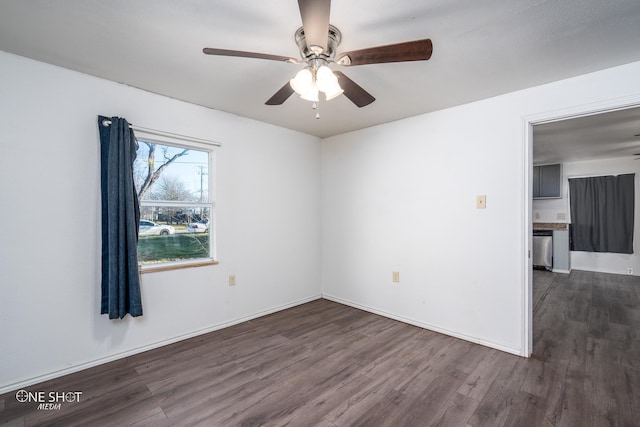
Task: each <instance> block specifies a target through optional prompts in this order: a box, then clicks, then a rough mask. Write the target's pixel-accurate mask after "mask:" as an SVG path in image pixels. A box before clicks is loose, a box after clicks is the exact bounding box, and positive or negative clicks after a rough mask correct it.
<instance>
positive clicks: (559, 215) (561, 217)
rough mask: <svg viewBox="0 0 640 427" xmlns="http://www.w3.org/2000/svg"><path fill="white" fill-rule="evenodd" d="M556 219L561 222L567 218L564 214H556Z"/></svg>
mask: <svg viewBox="0 0 640 427" xmlns="http://www.w3.org/2000/svg"><path fill="white" fill-rule="evenodd" d="M556 218H558V219H561V220H565V219H567V217H566V215H565V214H564V212H558V215H556Z"/></svg>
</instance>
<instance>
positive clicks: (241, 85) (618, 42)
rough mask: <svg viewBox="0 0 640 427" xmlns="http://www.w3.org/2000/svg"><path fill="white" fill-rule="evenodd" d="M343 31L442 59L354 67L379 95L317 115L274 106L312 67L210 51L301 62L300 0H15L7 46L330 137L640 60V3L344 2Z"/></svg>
mask: <svg viewBox="0 0 640 427" xmlns="http://www.w3.org/2000/svg"><path fill="white" fill-rule="evenodd" d="M331 23H332V24H333V25H335V26H336V27H338V28H339V29H340V30H341V31H342V35H343V41H342V44H341V46H340V48H339V49H338V51H339V52H340V51H346V50H354V49H361V48H366V47H373V46H380V45H385V44H390V43H397V42H402V41H408V40H416V39H421V38H425V37H429V38H431V39H432V41H433V45H434V50H433V56H432V58H431V59H430V60H429V61H422V62H410V63H395V64H377V65H364V66H358V67H351V68H347V67H342V68H341V71H343V72H344V73H345V74H346V75H347V76H349V77H350V78H351V79H352V80H354V81H356V82H357V83H358V84H359V85H360V86H362V87H363V88H364V89H366V90H367V91H369V92H370V93H371V94H372V95H373V96H375V97H376V99H377V100H376V101H375V102H374V103H373V104H371V105H369V106H367V107H364V108H360V109H359V108H357V107H356V106H355V105H353V104H352V103H351V102H350V101H349V100H348V99H346V98H345V97H344V96H341V97H338V98H336V99H334V100H332V101H329V102H327V103H322V104H321V106H320V113H321V118H320V119H319V120H316V119H315V118H314V114H313V112H312V110H311V107H310V103H309V102H307V101H303V100H301V99H299V98H298V97H296V96H292V97H291V98H289V100H287V102H285V104H284V105H282V106H266V105H265V104H264V103H265V101H266V100H267V99H268V98H269V97H271V95H273V93H275V92H276V90H278V89H279V88H280V87H282V85H283V84H284V83H285V82H286V81H287V80H288V79H289V78H291V77H293V75H294V74H295V73H296V72H297V70H298V69H300V68H301V66H300V65H292V64H287V63H280V62H276V61H266V60H258V59H247V58H229V57H216V56H207V55H204V54H203V53H202V48H203V47H217V48H224V49H237V50H247V51H254V52H262V53H270V54H277V55H285V56H293V57H298V55H299V53H298V49H297V46H296V45H295V42H294V40H293V34H294V32H295V31H296V29H297V28H298V27H299V26H300V25H301V21H300V15H299V11H298V6H297V2H296V1H295V0H261V1H257V0H255V1H238V0H217V1H212V0H184V1H179V2H178V1H175V0H136V1H131V0H99V1H98V0H64V1H62V0H60V1H51V0H27V1H25V0H3V1H0V50H4V51H7V52H11V53H16V54H18V55H22V56H26V57H29V58H34V59H37V60H40V61H43V62H47V63H51V64H55V65H59V66H62V67H66V68H69V69H73V70H77V71H81V72H83V73H87V74H92V75H95V76H99V77H103V78H106V79H109V80H113V81H117V82H121V83H125V84H128V85H131V86H135V87H138V88H141V89H145V90H148V91H151V92H156V93H159V94H163V95H167V96H170V97H173V98H177V99H181V100H184V101H188V102H191V103H195V104H199V105H204V106H207V107H211V108H215V109H217V110H222V111H227V112H230V113H235V114H238V115H242V116H245V117H250V118H254V119H257V120H261V121H264V122H268V123H273V124H275V125H278V126H283V127H287V128H290V129H295V130H298V131H301V132H304V133H307V134H311V135H317V136H319V137H327V136H330V135H335V134H340V133H344V132H348V131H351V130H356V129H360V128H364V127H369V126H372V125H376V124H381V123H386V122H390V121H394V120H398V119H401V118H405V117H409V116H413V115H417V114H421V113H426V112H431V111H435V110H439V109H442V108H446V107H450V106H454V105H459V104H463V103H467V102H470V101H474V100H479V99H483V98H487V97H490V96H495V95H499V94H502V93H506V92H510V91H514V90H518V89H523V88H526V87H531V86H535V85H539V84H543V83H546V82H551V81H555V80H559V79H563V78H568V77H572V76H576V75H579V74H584V73H587V72H591V71H596V70H601V69H604V68H608V67H612V66H616V65H621V64H625V63H629V62H634V61H638V60H640V2H639V1H638V0H611V1H602V0H562V1H558V0H484V1H474V0H429V1H416V0H367V1H365V0H334V2H333V4H332V5H331ZM334 67H337V66H334ZM111 113H114V114H116V113H117V112H111Z"/></svg>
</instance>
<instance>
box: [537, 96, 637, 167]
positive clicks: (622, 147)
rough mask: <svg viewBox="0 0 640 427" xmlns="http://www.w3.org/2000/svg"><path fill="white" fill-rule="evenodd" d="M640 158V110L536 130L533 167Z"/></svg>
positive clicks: (612, 112) (566, 122)
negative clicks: (584, 161) (546, 164)
mask: <svg viewBox="0 0 640 427" xmlns="http://www.w3.org/2000/svg"><path fill="white" fill-rule="evenodd" d="M620 157H630V158H631V157H633V158H636V157H640V107H639V108H628V109H624V110H617V111H610V112H606V113H600V114H594V115H588V116H584V117H578V118H574V119H569V120H561V121H556V122H551V123H545V124H540V125H536V126H534V127H533V163H535V164H544V163H564V162H575V161H583V160H595V159H608V158H620Z"/></svg>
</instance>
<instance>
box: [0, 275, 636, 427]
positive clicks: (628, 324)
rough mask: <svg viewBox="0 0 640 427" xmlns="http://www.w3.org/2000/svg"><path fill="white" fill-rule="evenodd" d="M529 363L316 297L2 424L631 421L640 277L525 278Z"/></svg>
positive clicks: (1, 415) (102, 378)
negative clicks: (530, 314)
mask: <svg viewBox="0 0 640 427" xmlns="http://www.w3.org/2000/svg"><path fill="white" fill-rule="evenodd" d="M534 282H535V284H534V357H532V358H530V359H524V358H521V357H518V356H514V355H510V354H506V353H503V352H500V351H497V350H493V349H490V348H487V347H483V346H480V345H476V344H472V343H469V342H466V341H462V340H459V339H456V338H451V337H447V336H444V335H441V334H437V333H434V332H431V331H427V330H424V329H420V328H417V327H414V326H410V325H406V324H403V323H400V322H397V321H394V320H390V319H386V318H384V317H380V316H377V315H374V314H370V313H367V312H364V311H361V310H357V309H354V308H351V307H346V306H343V305H340V304H337V303H334V302H330V301H327V300H317V301H314V302H311V303H308V304H304V305H302V306H298V307H295V308H292V309H289V310H286V311H282V312H279V313H275V314H272V315H269V316H265V317H262V318H259V319H255V320H252V321H249V322H245V323H242V324H239V325H236V326H233V327H230V328H227V329H224V330H220V331H217V332H213V333H209V334H207V335H203V336H200V337H197V338H193V339H189V340H186V341H182V342H180V343H176V344H173V345H170V346H166V347H163V348H160V349H156V350H152V351H148V352H145V353H142V354H139V355H136V356H132V357H129V358H126V359H122V360H119V361H115V362H112V363H109V364H106V365H102V366H99V367H96V368H92V369H89V370H86V371H82V372H78V373H75V374H72V375H67V376H65V377H62V378H58V379H56V380H52V381H48V382H45V383H41V384H38V385H34V386H31V387H28V388H27V391H29V392H37V391H44V392H45V393H49V392H50V391H54V392H62V391H66V392H68V391H80V392H82V394H81V395H80V396H79V401H78V400H77V399H76V400H73V401H70V402H64V403H62V404H61V406H60V408H59V409H43V408H41V409H38V404H36V403H20V402H18V400H17V397H16V393H15V392H12V393H7V394H5V395H2V396H0V424H1V423H8V424H9V425H29V426H31V425H51V424H56V425H65V426H68V425H83V426H86V425H100V426H105V425H113V426H130V425H152V426H162V425H166V426H175V425H199V424H201V425H207V426H234V425H247V426H249V425H277V426H280V425H291V426H313V425H322V426H351V425H371V426H386V425H388V426H426V425H439V426H463V425H467V424H469V425H473V426H500V425H505V426H514V425H525V426H540V425H564V426H586V425H634V424H636V425H637V420H638V419H640V278H638V277H633V276H618V275H607V274H600V273H587V272H581V271H574V272H572V273H571V274H570V275H561V274H554V273H550V272H546V271H536V272H535V273H534Z"/></svg>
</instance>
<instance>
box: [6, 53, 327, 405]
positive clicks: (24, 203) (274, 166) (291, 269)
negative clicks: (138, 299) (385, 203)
mask: <svg viewBox="0 0 640 427" xmlns="http://www.w3.org/2000/svg"><path fill="white" fill-rule="evenodd" d="M99 114H103V115H108V116H111V115H117V116H122V117H126V118H127V119H128V120H129V121H130V122H132V123H134V124H137V125H139V126H143V127H148V128H154V129H160V130H164V131H169V132H175V133H181V134H185V135H189V136H195V137H199V138H206V139H210V140H215V141H219V142H221V143H222V144H223V146H222V148H220V149H218V151H217V170H216V178H217V203H216V204H217V232H218V258H219V260H220V264H219V265H217V266H208V267H201V268H194V269H186V270H177V271H171V272H163V273H153V274H145V275H143V277H142V296H143V304H144V316H142V317H141V318H136V319H132V318H131V317H129V316H127V317H126V318H125V319H124V320H116V321H114V320H109V319H108V318H107V316H104V315H100V314H99V313H100V307H99V304H100V217H99V210H100V197H99V188H100V181H99V143H98V134H97V125H96V120H97V116H98V115H99ZM0 122H1V125H0V144H1V150H0V153H1V155H0V194H1V200H2V205H1V206H2V213H1V214H0V275H1V277H0V342H1V344H0V345H1V348H2V350H1V351H0V393H2V392H3V391H7V390H12V389H15V388H18V387H21V386H23V385H25V384H28V383H33V382H37V381H40V380H43V379H46V378H48V377H52V376H58V375H60V374H62V373H65V372H69V371H73V370H77V369H79V368H80V367H85V366H90V365H92V364H96V363H99V362H103V361H106V360H109V359H110V358H117V357H121V356H123V355H126V354H129V353H132V352H136V351H139V350H140V349H143V348H146V347H148V346H156V345H158V344H161V343H164V342H168V341H171V340H175V339H178V338H182V337H185V336H189V335H191V334H197V333H199V332H202V331H205V330H209V329H215V328H219V327H222V326H224V325H226V324H229V323H232V322H237V321H239V320H242V319H245V318H249V317H255V316H258V315H260V314H262V313H265V312H269V311H271V310H276V309H280V308H283V307H286V306H290V305H295V304H298V303H300V302H302V301H307V300H309V299H314V298H317V297H319V295H320V281H319V277H320V271H319V262H318V260H319V258H320V245H319V229H320V227H319V226H320V219H319V212H320V208H319V199H320V141H319V139H317V138H315V137H311V136H308V135H304V134H301V133H298V132H294V131H290V130H286V129H282V128H278V127H275V126H271V125H267V124H264V123H260V122H256V121H253V120H249V119H245V118H242V117H239V116H234V115H231V114H226V113H222V112H218V111H214V110H210V109H206V108H202V107H198V106H195V105H191V104H187V103H184V102H180V101H176V100H173V99H169V98H166V97H162V96H158V95H155V94H151V93H148V92H144V91H141V90H138V89H134V88H131V87H127V86H124V85H120V84H117V83H113V82H109V81H106V80H101V79H98V78H94V77H91V76H87V75H83V74H79V73H76V72H72V71H68V70H65V69H62V68H58V67H54V66H50V65H46V64H43V63H39V62H35V61H31V60H28V59H25V58H22V57H19V56H14V55H10V54H6V53H3V52H0ZM230 273H234V274H236V275H237V286H235V287H233V288H231V287H229V286H227V276H228V274H230Z"/></svg>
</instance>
